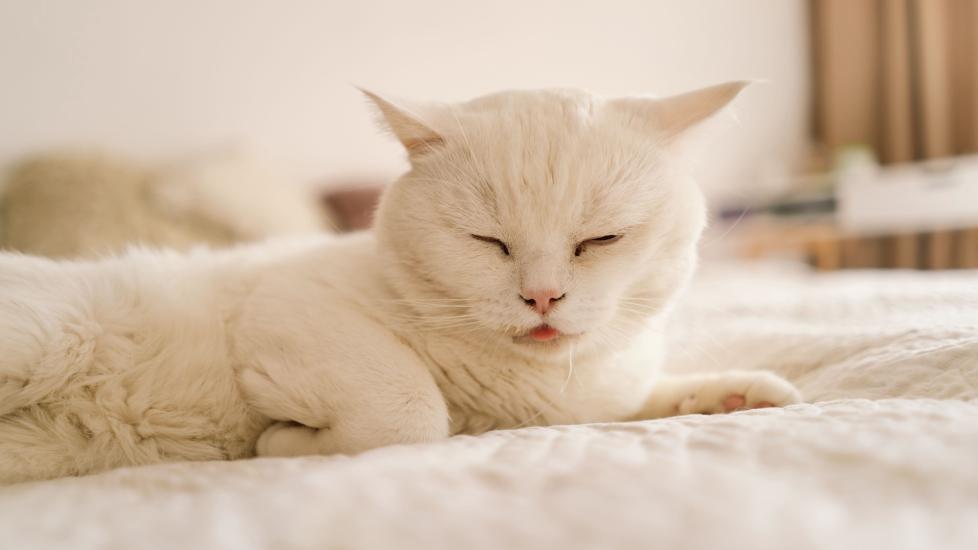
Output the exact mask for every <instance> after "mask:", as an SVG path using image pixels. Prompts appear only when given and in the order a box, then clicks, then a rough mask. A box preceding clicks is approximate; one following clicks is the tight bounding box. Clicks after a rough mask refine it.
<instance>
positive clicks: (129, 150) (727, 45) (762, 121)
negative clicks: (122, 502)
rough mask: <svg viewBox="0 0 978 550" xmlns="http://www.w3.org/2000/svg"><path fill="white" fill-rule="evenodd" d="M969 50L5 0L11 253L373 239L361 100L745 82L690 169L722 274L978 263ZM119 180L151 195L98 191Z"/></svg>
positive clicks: (609, 23)
mask: <svg viewBox="0 0 978 550" xmlns="http://www.w3.org/2000/svg"><path fill="white" fill-rule="evenodd" d="M976 29H978V3H976V0H893V1H877V0H737V1H725V0H685V1H681V2H680V1H665V0H658V1H656V0H644V1H641V0H634V1H633V0H610V1H603V2H592V1H579V2H568V1H547V0H541V1H534V2H525V1H516V0H501V1H497V2H480V3H475V2H448V1H445V0H440V1H439V0H417V1H415V2H410V3H406V2H396V1H388V0H366V1H360V2H342V3H341V2H323V1H304V0H292V1H288V2H264V1H241V0H238V1H230V0H203V1H197V2H166V3H164V2H156V3H149V2H131V1H123V0H91V1H88V2H71V1H67V0H64V1H50V2H36V1H27V0H23V1H21V0H3V1H2V2H0V72H2V73H0V74H3V95H2V97H3V101H2V102H0V128H2V129H3V131H2V132H0V164H2V165H3V166H9V167H10V168H9V169H8V171H7V172H8V176H7V177H6V180H5V181H6V183H5V184H4V189H5V190H0V192H3V193H4V195H3V197H2V198H0V245H3V246H5V247H7V248H15V249H21V250H26V251H29V252H33V253H46V254H48V255H55V256H73V255H84V254H86V253H88V252H92V251H95V250H96V249H100V250H105V249H106V248H111V247H113V246H118V245H119V244H121V243H122V242H123V241H132V240H142V241H147V242H150V243H158V244H166V245H173V246H184V245H186V244H187V243H189V242H192V241H194V240H204V241H207V242H212V243H215V244H224V243H230V242H235V241H238V240H246V239H252V238H261V237H265V236H269V235H274V234H278V233H287V232H302V231H306V230H316V228H317V226H318V224H319V223H320V221H318V220H315V219H313V218H315V217H316V215H315V214H314V213H310V212H309V211H308V210H307V211H304V212H303V213H302V214H301V215H300V214H296V213H295V212H298V210H301V209H302V208H303V207H302V206H299V205H298V203H300V202H303V201H306V200H307V198H308V197H313V198H312V199H308V200H310V201H312V202H313V203H315V204H317V205H318V204H319V203H318V202H316V201H317V200H318V199H316V198H315V197H318V196H320V195H323V196H326V197H327V198H326V200H325V202H323V203H322V208H323V209H325V213H324V214H323V216H324V217H325V218H326V220H325V221H324V222H323V224H325V225H332V226H338V227H340V228H348V227H356V226H360V225H363V224H364V223H366V218H365V217H364V216H363V212H364V211H369V204H370V202H371V201H372V200H373V197H374V195H375V194H374V193H373V192H372V191H369V189H375V188H377V187H379V186H382V185H384V184H385V183H386V182H389V181H391V180H392V179H393V178H394V177H396V175H397V174H398V173H399V172H401V171H403V170H404V168H405V166H406V164H405V160H404V155H403V154H402V152H401V151H400V149H399V146H398V145H396V144H395V143H394V142H393V140H390V139H388V138H387V137H386V136H384V135H383V134H382V133H380V132H379V131H378V130H377V129H376V126H375V125H374V123H373V121H372V116H371V113H370V111H369V110H368V109H367V107H366V105H365V102H364V101H363V98H362V96H361V95H360V93H359V92H358V91H357V90H356V88H355V86H363V87H366V88H370V89H374V90H378V91H381V92H385V93H389V94H392V95H395V96H404V97H410V98H419V99H435V100H444V101H451V100H463V99H468V98H471V97H474V96H477V95H481V94H485V93H488V92H492V91H496V90H500V89H505V88H534V87H555V86H556V87H580V88H586V89H589V90H592V91H594V92H597V93H599V94H602V95H624V94H629V93H648V92H652V93H656V94H663V95H665V94H670V93H674V92H679V91H684V90H687V89H691V88H695V87H699V86H704V85H708V84H712V83H716V82H720V81H723V80H731V79H744V78H757V79H764V81H765V82H764V83H761V84H758V85H755V86H753V87H752V88H750V89H749V90H748V91H747V92H746V93H744V94H743V95H742V97H741V98H739V99H738V100H737V102H736V107H735V112H736V114H737V118H738V119H739V123H738V124H737V125H736V126H733V127H730V128H723V129H722V130H721V131H719V132H718V134H717V135H716V136H715V137H714V138H713V139H712V140H711V141H710V142H709V147H708V148H707V149H706V151H705V154H704V155H702V156H701V159H700V162H699V164H698V165H697V166H696V167H695V170H696V172H697V175H698V176H699V179H700V181H701V183H702V185H703V188H704V190H705V192H706V193H707V195H708V197H709V199H710V202H711V204H712V205H713V208H714V210H715V213H714V218H715V219H716V222H715V224H714V228H713V232H714V235H712V236H708V237H707V238H706V240H705V248H706V252H707V254H708V255H715V256H725V257H726V256H734V257H739V258H765V257H791V258H798V259H802V260H804V261H808V262H810V263H812V264H813V265H815V266H817V267H819V268H821V269H837V268H843V267H913V268H950V267H978V232H976V231H975V230H974V229H973V228H974V227H978V163H975V162H972V161H971V160H970V159H969V158H968V157H967V156H966V155H967V154H968V153H970V152H972V151H975V150H976V149H978V99H976V97H978V94H976V93H975V92H976V91H978V37H976ZM78 151H83V153H79V152H78ZM93 151H98V153H97V154H96V153H93ZM927 159H941V160H940V161H938V162H936V163H935V162H927V163H922V164H920V163H918V162H919V161H925V160H927ZM890 165H894V167H891V166H890ZM110 180H111V181H112V182H113V185H118V186H120V187H119V189H121V188H123V187H125V186H128V187H125V189H129V188H132V187H133V186H136V187H139V188H140V189H142V191H140V192H139V193H130V194H129V195H127V198H125V199H119V198H118V196H119V195H118V194H119V193H123V191H119V190H118V189H116V190H115V191H112V192H110V193H103V192H102V191H99V190H98V189H102V188H101V187H100V188H98V189H96V188H93V187H90V186H89V185H90V184H91V182H92V181H101V182H103V183H104V182H106V181H110ZM80 182H81V183H80ZM65 186H70V189H73V190H75V191H74V193H75V194H74V195H72V194H71V193H72V192H69V191H66V190H65V189H66V187H65ZM146 189H149V190H150V191H149V192H146V191H145V190H146ZM349 189H368V191H366V192H363V191H361V192H359V193H357V192H353V193H350V192H347V190H349ZM81 190H84V191H81ZM42 191H43V192H42ZM100 193H101V194H100ZM69 195H70V197H71V198H70V200H68V199H67V198H66V197H68V196H69ZM286 195H288V197H286ZM146 197H150V198H149V199H147V198H146ZM283 197H284V198H283ZM110 199H111V201H110ZM98 201H102V202H103V203H107V202H113V203H114V204H116V207H115V209H113V207H110V206H106V205H105V204H101V205H99V204H94V203H97V202H98ZM138 201H143V202H139V206H138V207H137V206H134V205H135V204H136V203H137V202H138ZM147 201H148V202H147ZM144 202H145V203H146V204H144ZM89 203H93V204H94V205H89ZM120 204H122V205H126V206H125V208H124V209H120V208H119V205H120ZM273 204H274V205H275V206H270V205H273ZM365 205H366V206H365ZM144 207H145V208H147V209H150V210H152V212H150V210H145V211H141V210H139V208H144ZM317 207H318V206H317ZM290 209H292V210H290ZM123 210H124V211H123ZM134 212H135V213H136V214H134ZM139 212H143V213H142V214H139ZM126 216H129V217H131V218H133V220H130V222H127V223H129V224H130V225H129V226H120V225H119V224H118V223H117V224H116V225H114V226H111V225H112V224H110V223H109V222H107V221H106V219H107V218H113V219H114V220H116V221H118V220H120V219H121V218H125V217H126ZM256 217H257V218H260V219H261V220H262V221H261V222H260V223H257V224H256V222H255V219H256ZM148 218H152V219H154V220H156V221H155V222H154V223H155V224H156V225H155V226H154V227H152V228H149V229H147V228H146V227H142V226H146V225H151V224H146V223H143V222H142V220H144V219H148ZM113 223H114V222H113ZM40 225H44V227H43V228H39V226H40ZM255 225H257V226H258V227H254V226H255ZM110 226H111V227H110ZM136 226H140V227H136ZM177 226H179V227H177ZM189 226H194V227H195V228H194V229H189V230H188V229H187V227H189ZM79 228H81V229H79ZM42 232H43V234H42ZM175 234H179V235H178V237H174V236H173V235H175ZM83 237H84V238H83ZM66 239H67V240H68V241H70V242H62V241H65V240H66Z"/></svg>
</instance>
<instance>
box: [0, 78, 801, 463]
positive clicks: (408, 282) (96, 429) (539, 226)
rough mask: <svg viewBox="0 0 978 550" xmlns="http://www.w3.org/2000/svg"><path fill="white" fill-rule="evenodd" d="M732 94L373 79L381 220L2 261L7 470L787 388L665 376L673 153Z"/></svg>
mask: <svg viewBox="0 0 978 550" xmlns="http://www.w3.org/2000/svg"><path fill="white" fill-rule="evenodd" d="M739 88H740V86H739V85H728V86H727V87H717V88H713V89H707V90H705V91H703V92H699V93H698V94H697V95H688V96H679V98H676V99H675V100H673V101H674V102H673V103H669V104H668V107H669V110H668V111H663V112H664V113H666V114H665V115H662V114H661V113H660V115H656V116H653V117H652V118H654V119H656V120H654V125H653V127H654V128H655V130H654V131H650V130H649V129H648V128H646V127H645V125H646V124H647V123H648V121H645V120H643V118H642V116H641V115H642V113H643V112H644V111H642V108H645V109H646V110H647V109H648V108H649V107H650V106H655V107H656V108H662V107H665V106H666V105H667V104H666V103H662V102H656V101H653V100H627V102H625V103H614V102H606V103H600V102H598V101H597V100H595V99H594V98H591V97H590V96H587V95H584V94H574V93H567V92H513V93H508V94H499V95H496V96H489V97H487V98H483V99H480V100H476V101H475V102H471V103H469V104H466V105H465V106H463V108H462V109H461V110H459V109H458V108H450V109H449V108H445V107H428V108H426V109H427V110H428V112H427V113H425V114H424V115H416V114H415V113H413V112H410V111H407V110H404V109H401V108H398V107H395V106H394V105H393V104H391V103H389V102H386V101H385V100H383V99H380V98H376V97H374V101H375V102H376V103H377V104H378V106H379V107H380V108H381V110H382V111H383V112H384V115H385V116H386V118H387V119H388V122H389V123H390V126H391V128H392V130H393V131H394V133H395V134H396V135H397V136H398V137H399V139H401V141H402V142H403V143H404V144H405V146H406V147H407V149H408V151H409V153H410V155H411V160H412V171H411V172H409V173H408V174H407V175H405V176H404V177H403V178H402V179H401V180H400V181H398V182H397V183H396V184H394V185H393V186H392V188H391V189H390V190H389V191H388V193H387V194H386V195H385V197H384V200H383V202H382V205H381V208H380V211H379V213H378V217H377V220H378V223H377V227H376V229H375V231H374V232H372V233H366V234H360V235H354V236H349V237H322V238H318V239H312V240H292V241H282V242H269V243H264V244H258V245H249V246H246V247H240V248H236V249H231V250H226V251H219V252H208V251H197V252H193V253H190V254H188V255H180V254H176V253H156V252H138V251H137V252H134V253H131V254H130V255H127V256H125V257H122V258H118V259H110V260H106V261H102V262H86V263H56V262H53V261H49V260H42V259H38V258H31V257H24V256H14V255H3V256H0V352H2V356H0V481H5V482H11V481H19V480H25V479H39V478H47V477H55V476H60V475H69V474H80V473H88V472H94V471H99V470H103V469H106V468H111V467H115V466H120V465H125V464H145V463H152V462H160V461H168V460H188V459H189V460H201V459H218V458H239V457H244V456H251V455H252V454H254V453H255V452H256V450H257V454H259V455H296V454H309V453H323V454H329V453H336V452H344V453H352V452H359V451H363V450H366V449H370V448H374V447H377V446H380V445H386V444H392V443H411V442H422V441H431V440H436V439H439V438H444V437H447V436H448V435H450V434H454V433H479V432H483V431H486V430H489V429H494V428H507V427H519V426H524V425H539V424H555V423H572V422H595V421H615V420H626V419H631V418H644V417H653V416H663V415H668V414H676V413H684V412H721V411H723V410H730V409H733V408H737V407H740V406H747V407H752V406H764V405H769V404H778V405H779V404H786V403H790V402H794V401H796V400H797V399H798V395H797V392H796V391H795V390H794V389H793V388H792V387H791V386H790V384H788V383H787V382H785V381H783V380H781V379H779V378H777V377H775V376H773V375H770V374H766V373H730V374H724V375H717V376H712V377H711V376H706V377H689V378H682V379H680V378H672V377H671V378H657V375H658V369H659V366H660V365H659V363H660V362H661V356H662V351H663V346H662V345H660V343H659V342H658V338H660V337H661V336H660V335H661V330H660V329H661V326H662V323H663V322H664V319H665V316H666V314H667V312H668V309H669V306H670V305H671V304H672V302H673V301H674V300H675V298H676V296H677V295H678V293H679V292H680V290H681V289H682V288H683V286H684V284H685V282H686V280H687V279H688V278H689V276H690V274H691V273H692V269H693V266H694V264H695V243H696V240H697V238H698V236H699V234H700V231H701V229H702V226H703V205H702V199H701V197H700V194H699V192H698V191H697V190H696V189H695V187H694V186H693V185H691V184H690V183H689V182H687V181H684V178H682V177H681V176H680V175H679V174H680V173H681V172H680V171H679V170H678V168H677V167H676V166H673V163H672V162H671V160H670V158H669V157H668V155H667V154H666V153H665V151H666V150H667V148H668V146H669V145H668V143H669V138H670V137H671V136H672V135H675V134H677V133H678V132H680V131H682V130H684V129H685V128H686V127H687V126H689V125H691V124H693V123H695V122H698V121H699V120H700V119H702V118H705V117H706V116H708V115H709V114H711V113H712V112H714V111H715V110H716V109H718V108H719V107H721V106H722V105H723V104H725V103H726V102H727V101H729V99H730V98H732V97H733V95H735V94H736V92H737V90H739ZM676 101H678V103H677V102H676ZM629 102H639V103H638V104H633V103H629ZM671 113H677V114H679V115H682V116H679V118H675V117H673V118H670V116H669V115H670V114H671ZM690 113H692V114H690ZM652 114H653V115H655V111H653V112H652ZM422 117H423V118H422ZM657 117H658V118H657ZM422 119H423V120H424V122H423V123H422V122H421V120H422ZM436 128H437V129H436ZM501 134H502V135H503V136H504V137H505V139H500V135H501ZM649 134H651V136H650V135H649ZM618 241H620V242H618Z"/></svg>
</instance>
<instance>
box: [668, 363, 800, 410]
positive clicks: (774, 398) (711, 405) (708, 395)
mask: <svg viewBox="0 0 978 550" xmlns="http://www.w3.org/2000/svg"><path fill="white" fill-rule="evenodd" d="M690 390H691V391H690V392H689V393H688V394H687V395H685V396H681V398H680V399H679V401H678V402H677V403H676V408H675V414H717V413H729V412H734V411H740V410H745V409H760V408H765V407H784V406H786V405H791V404H794V403H799V402H801V392H799V391H798V389H797V388H795V386H794V385H793V384H792V383H791V382H788V381H787V380H785V379H784V378H781V377H780V376H778V375H776V374H774V373H771V372H765V371H733V372H726V373H720V374H717V375H716V376H711V377H708V378H704V379H703V380H702V381H701V382H700V383H699V384H696V385H694V386H693V387H691V388H690Z"/></svg>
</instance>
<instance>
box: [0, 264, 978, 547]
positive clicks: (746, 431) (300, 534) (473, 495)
mask: <svg viewBox="0 0 978 550" xmlns="http://www.w3.org/2000/svg"><path fill="white" fill-rule="evenodd" d="M673 331H674V334H673V341H674V342H675V345H674V349H673V351H672V362H671V364H672V367H673V368H675V369H676V370H684V371H689V370H716V369H726V368H764V369H771V370H774V371H777V372H779V373H781V374H783V375H785V376H787V377H788V378H790V379H792V380H793V381H795V382H796V383H797V384H798V385H799V387H800V388H801V389H802V391H803V392H804V393H805V395H806V399H807V400H808V401H810V402H811V403H810V404H802V405H796V406H792V407H789V408H787V409H762V410H755V411H745V412H739V413H734V414H730V415H718V416H686V417H676V418H668V419H663V420H657V421H649V422H637V423H620V424H602V425H587V426H559V427H552V428H525V429H520V430H512V431H501V432H494V433H488V434H485V435H483V436H480V437H456V438H453V439H450V440H448V441H444V442H441V443H435V444H430V445H421V446H401V447H389V448H384V449H379V450H376V451H372V452H369V453H366V454H363V455H360V456H357V457H310V458H303V459H261V460H248V461H239V462H233V463H218V462H214V463H184V464H170V465H161V466H151V467H142V468H130V469H123V470H118V471H114V472H109V473H105V474H101V475H96V476H90V477H84V478H76V479H62V480H55V481H48V482H39V483H29V484H22V485H15V486H11V487H5V488H0V548H17V549H20V548H25V549H26V548H72V549H81V548H120V549H132V548H191V547H197V548H235V549H238V548H245V549H246V548H353V547H367V548H465V549H467V550H471V549H476V548H534V549H536V548H697V549H698V548H704V549H706V548H709V549H724V550H735V549H741V548H743V549H751V550H760V549H767V548H771V549H775V548H776V549H781V548H791V549H808V548H832V549H841V548H858V549H861V550H864V549H870V548H880V549H887V550H898V549H904V548H906V549H927V548H934V549H957V548H961V549H969V550H972V549H974V548H978V273H975V272H964V273H956V274H916V273H899V272H895V273H879V272H862V273H850V274H834V275H811V274H808V273H806V272H802V271H800V270H785V269H761V268H757V267H751V268H747V267H736V268H716V267H714V268H712V269H707V270H705V271H704V273H703V274H702V275H701V276H700V278H699V280H698V281H697V283H696V284H695V285H694V287H693V288H692V290H691V292H690V293H689V294H688V296H687V298H686V300H685V303H684V304H683V306H682V307H681V308H680V309H679V311H677V316H676V323H675V324H674V328H673Z"/></svg>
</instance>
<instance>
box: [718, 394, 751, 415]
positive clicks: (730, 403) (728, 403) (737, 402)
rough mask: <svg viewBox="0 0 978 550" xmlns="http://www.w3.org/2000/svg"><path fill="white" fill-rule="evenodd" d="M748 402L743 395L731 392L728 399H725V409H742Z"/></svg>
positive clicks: (729, 410)
mask: <svg viewBox="0 0 978 550" xmlns="http://www.w3.org/2000/svg"><path fill="white" fill-rule="evenodd" d="M746 404H747V400H746V399H745V398H744V396H743V395H739V394H731V395H728V396H727V398H726V399H724V400H723V410H725V411H726V412H732V411H736V410H737V409H741V408H743V407H744V405H746Z"/></svg>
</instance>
